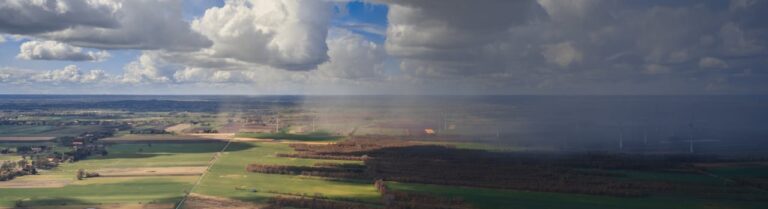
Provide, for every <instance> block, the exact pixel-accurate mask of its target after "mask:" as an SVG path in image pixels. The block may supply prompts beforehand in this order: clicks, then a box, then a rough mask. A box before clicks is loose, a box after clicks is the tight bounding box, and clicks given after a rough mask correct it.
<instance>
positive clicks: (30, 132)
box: [0, 126, 103, 136]
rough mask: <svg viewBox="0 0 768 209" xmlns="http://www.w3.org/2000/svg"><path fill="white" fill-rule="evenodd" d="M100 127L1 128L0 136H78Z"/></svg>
mask: <svg viewBox="0 0 768 209" xmlns="http://www.w3.org/2000/svg"><path fill="white" fill-rule="evenodd" d="M102 128H103V127H100V126H0V136H77V135H80V134H82V133H84V132H88V131H98V130H101V129H102Z"/></svg>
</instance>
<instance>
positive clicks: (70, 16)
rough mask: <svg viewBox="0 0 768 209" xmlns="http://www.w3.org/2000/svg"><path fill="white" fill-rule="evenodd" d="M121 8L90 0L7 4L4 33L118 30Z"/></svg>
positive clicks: (0, 15)
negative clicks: (82, 27)
mask: <svg viewBox="0 0 768 209" xmlns="http://www.w3.org/2000/svg"><path fill="white" fill-rule="evenodd" d="M117 9H118V5H117V4H114V3H111V2H106V1H102V2H99V1H86V0H71V1H59V0H45V1H30V0H4V1H3V2H0V32H3V33H11V34H36V33H44V32H51V31H58V30H63V29H66V28H71V27H76V26H88V27H101V28H114V27H117V26H118V25H119V22H118V21H117V19H116V17H115V16H114V12H115V10H117Z"/></svg>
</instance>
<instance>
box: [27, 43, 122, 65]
mask: <svg viewBox="0 0 768 209" xmlns="http://www.w3.org/2000/svg"><path fill="white" fill-rule="evenodd" d="M16 57H17V58H19V59H25V60H68V61H103V60H106V59H107V58H109V57H110V54H109V53H108V52H106V51H97V52H94V51H83V49H82V48H80V47H74V46H70V45H68V44H65V43H60V42H55V41H27V42H24V43H23V44H21V46H20V47H19V54H18V55H16Z"/></svg>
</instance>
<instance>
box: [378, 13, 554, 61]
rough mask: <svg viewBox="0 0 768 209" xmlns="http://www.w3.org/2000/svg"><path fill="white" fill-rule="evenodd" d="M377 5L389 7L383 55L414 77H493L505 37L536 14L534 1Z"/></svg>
mask: <svg viewBox="0 0 768 209" xmlns="http://www.w3.org/2000/svg"><path fill="white" fill-rule="evenodd" d="M381 2H385V3H388V4H389V6H390V9H389V14H388V20H389V26H388V28H387V41H386V50H387V52H388V53H389V54H390V55H393V56H396V57H398V58H401V59H403V60H404V66H409V68H408V69H405V70H408V71H412V72H415V73H419V74H433V73H435V72H433V71H442V72H443V73H459V74H466V73H472V72H477V71H481V72H482V71H485V72H498V71H499V70H500V69H502V68H504V67H503V65H504V61H502V60H498V59H496V58H498V56H499V55H500V53H499V51H503V50H505V49H504V48H503V47H504V46H503V45H499V43H500V42H501V41H503V40H506V37H507V31H508V30H509V29H510V28H512V27H514V26H518V25H521V24H524V23H527V22H529V21H530V20H531V19H532V18H533V15H534V14H536V12H540V11H539V10H537V8H538V9H540V7H537V6H538V5H537V4H536V3H535V2H534V1H506V0H482V1H473V2H472V3H468V2H466V1H463V0H447V1H406V0H382V1H381ZM501 56H504V55H501ZM437 73H439V72H437Z"/></svg>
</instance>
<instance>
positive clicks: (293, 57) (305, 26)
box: [192, 0, 332, 70]
mask: <svg viewBox="0 0 768 209" xmlns="http://www.w3.org/2000/svg"><path fill="white" fill-rule="evenodd" d="M331 8H332V7H331V4H329V3H327V2H325V1H301V0H275V1H259V0H229V1H226V4H225V5H224V6H223V7H220V8H211V9H208V10H207V11H206V12H205V14H204V15H203V17H201V18H199V19H197V20H195V21H194V22H193V23H192V27H193V28H194V29H195V30H196V31H198V32H200V33H201V34H203V35H205V36H207V37H208V38H209V39H210V40H212V41H213V46H212V47H211V50H210V51H209V52H210V53H211V54H212V55H213V56H217V57H227V58H234V59H237V60H240V61H245V62H250V63H257V64H262V65H268V66H272V67H277V68H282V69H287V70H310V69H314V68H316V67H317V65H319V64H321V63H323V62H325V61H326V60H328V55H327V50H328V47H327V45H326V43H325V40H326V36H327V33H328V24H329V20H330V17H331V12H332V11H331Z"/></svg>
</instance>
